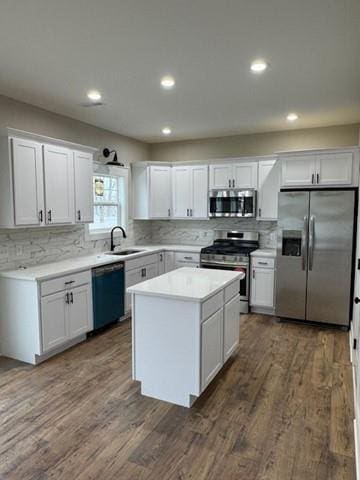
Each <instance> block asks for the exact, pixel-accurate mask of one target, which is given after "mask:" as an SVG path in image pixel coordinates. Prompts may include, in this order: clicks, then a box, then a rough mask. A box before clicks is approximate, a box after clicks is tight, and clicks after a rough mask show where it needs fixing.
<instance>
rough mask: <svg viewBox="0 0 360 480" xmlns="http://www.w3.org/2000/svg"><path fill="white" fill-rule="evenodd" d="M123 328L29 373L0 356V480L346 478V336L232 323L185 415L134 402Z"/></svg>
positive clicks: (249, 320)
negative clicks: (222, 357)
mask: <svg viewBox="0 0 360 480" xmlns="http://www.w3.org/2000/svg"><path fill="white" fill-rule="evenodd" d="M130 342H131V336H130V324H129V322H126V323H124V324H122V325H120V326H118V327H116V328H114V329H112V330H110V331H108V332H106V333H105V334H102V335H100V336H97V337H94V338H92V339H90V340H88V341H87V342H84V343H83V344H81V345H78V346H76V347H74V348H72V349H71V350H69V351H67V352H65V353H63V354H61V355H58V356H57V357H55V358H53V359H51V360H49V361H47V362H45V363H43V364H42V365H40V366H38V367H31V366H28V365H24V364H21V363H18V362H15V361H10V360H6V359H0V479H1V480H28V479H33V480H45V479H56V480H57V479H64V480H74V479H77V480H85V479H86V480H87V479H93V480H103V479H104V480H130V479H131V480H137V479H139V480H145V479H146V480H155V479H156V480H160V479H161V480H165V479H174V480H175V479H177V480H185V479H193V480H220V479H221V480H233V479H234V480H235V479H236V480H255V479H257V480H260V479H261V480H316V479H317V480H320V479H321V480H333V479H334V480H335V479H343V480H354V479H355V467H354V445H353V420H352V419H353V408H352V403H353V393H352V386H351V367H350V364H349V348H348V334H347V333H345V332H342V331H339V330H330V329H320V328H315V327H311V326H302V325H295V324H288V323H277V322H276V319H274V318H271V317H265V316H261V315H249V316H243V317H242V325H241V342H240V347H239V349H238V352H237V354H236V355H235V356H234V358H233V359H231V360H230V361H229V363H228V364H227V366H226V367H225V368H224V370H223V371H222V372H221V373H220V374H219V375H218V377H217V378H216V379H215V380H214V381H213V383H212V384H211V385H210V387H209V388H208V389H207V391H206V392H205V394H204V395H203V396H202V397H201V398H200V399H199V400H198V401H197V402H196V403H195V405H194V407H193V408H192V409H186V408H182V407H176V406H171V405H169V404H167V403H165V402H160V401H157V400H153V399H150V398H146V397H142V396H141V395H140V393H139V385H138V384H137V383H135V382H133V381H132V380H131V343H130Z"/></svg>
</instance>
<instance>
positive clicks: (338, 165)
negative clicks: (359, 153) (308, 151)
mask: <svg viewBox="0 0 360 480" xmlns="http://www.w3.org/2000/svg"><path fill="white" fill-rule="evenodd" d="M353 162H354V159H353V153H351V152H345V153H324V154H322V155H317V157H316V171H317V178H316V182H317V183H318V184H319V185H334V184H336V185H351V184H352V182H353Z"/></svg>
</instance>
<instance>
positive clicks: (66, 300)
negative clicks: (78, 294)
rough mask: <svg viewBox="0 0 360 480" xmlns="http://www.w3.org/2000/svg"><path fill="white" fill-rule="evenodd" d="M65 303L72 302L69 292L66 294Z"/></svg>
mask: <svg viewBox="0 0 360 480" xmlns="http://www.w3.org/2000/svg"><path fill="white" fill-rule="evenodd" d="M65 303H67V304H68V305H69V303H70V302H69V294H68V293H67V294H66V295H65Z"/></svg>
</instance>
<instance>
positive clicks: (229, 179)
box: [229, 178, 231, 188]
mask: <svg viewBox="0 0 360 480" xmlns="http://www.w3.org/2000/svg"><path fill="white" fill-rule="evenodd" d="M229 188H231V180H230V178H229Z"/></svg>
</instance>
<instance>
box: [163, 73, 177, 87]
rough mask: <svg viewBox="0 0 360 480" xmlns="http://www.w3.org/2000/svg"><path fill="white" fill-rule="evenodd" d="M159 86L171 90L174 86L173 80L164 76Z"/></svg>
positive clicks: (168, 76)
mask: <svg viewBox="0 0 360 480" xmlns="http://www.w3.org/2000/svg"><path fill="white" fill-rule="evenodd" d="M161 86H162V87H163V88H166V89H170V88H173V87H174V86H175V78H174V77H172V76H170V75H166V76H165V77H163V78H162V79H161Z"/></svg>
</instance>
